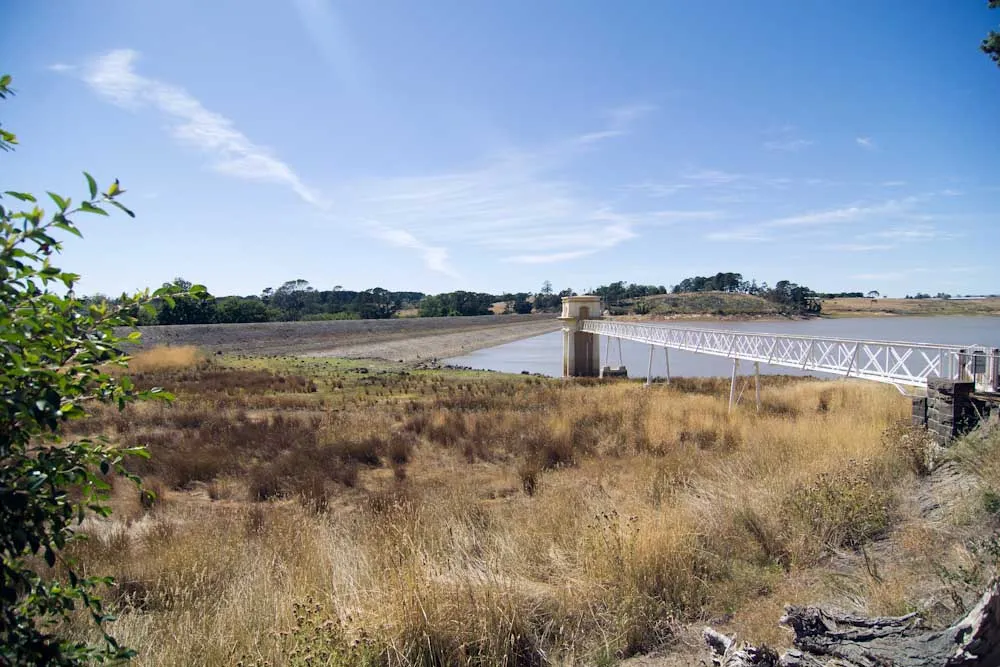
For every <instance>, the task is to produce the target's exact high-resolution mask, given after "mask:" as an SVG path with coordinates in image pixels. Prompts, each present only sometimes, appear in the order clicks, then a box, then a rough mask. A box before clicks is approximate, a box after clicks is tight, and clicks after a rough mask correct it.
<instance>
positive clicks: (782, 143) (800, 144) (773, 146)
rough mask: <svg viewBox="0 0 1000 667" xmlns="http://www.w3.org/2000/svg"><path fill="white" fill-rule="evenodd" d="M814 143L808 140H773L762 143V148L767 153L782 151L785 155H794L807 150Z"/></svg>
mask: <svg viewBox="0 0 1000 667" xmlns="http://www.w3.org/2000/svg"><path fill="white" fill-rule="evenodd" d="M815 143H816V142H815V141H810V140H809V139H773V140H771V141H765V142H764V148H765V149H767V150H769V151H782V152H785V153H796V152H798V151H800V150H802V149H804V148H809V147H810V146H812V145H813V144H815Z"/></svg>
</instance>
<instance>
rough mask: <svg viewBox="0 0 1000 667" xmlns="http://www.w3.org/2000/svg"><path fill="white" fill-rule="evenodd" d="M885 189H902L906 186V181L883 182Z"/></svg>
mask: <svg viewBox="0 0 1000 667" xmlns="http://www.w3.org/2000/svg"><path fill="white" fill-rule="evenodd" d="M881 185H882V187H883V188H901V187H903V186H904V185H906V181H882V183H881Z"/></svg>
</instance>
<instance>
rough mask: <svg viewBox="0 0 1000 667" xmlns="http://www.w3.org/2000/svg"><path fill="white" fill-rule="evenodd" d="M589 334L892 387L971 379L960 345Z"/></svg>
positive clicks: (715, 334)
mask: <svg viewBox="0 0 1000 667" xmlns="http://www.w3.org/2000/svg"><path fill="white" fill-rule="evenodd" d="M581 330H582V331H585V332H587V333H592V334H598V335H601V336H610V337H613V338H619V339H622V340H631V341H635V342H637V343H645V344H648V345H654V346H657V347H666V348H673V349H676V350H684V351H687V352H697V353H700V354H711V355H715V356H720V357H729V358H733V359H740V360H747V361H755V362H761V363H767V364H773V365H777V366H784V367H788V368H798V369H800V370H804V371H819V372H824V373H833V374H836V375H842V376H846V377H857V378H863V379H866V380H875V381H877V382H887V383H889V384H894V385H897V386H898V385H905V386H912V387H926V386H927V379H928V378H932V377H938V378H945V379H952V380H964V379H971V373H972V368H971V355H970V354H968V348H966V347H963V346H959V345H930V344H923V343H906V342H896V341H878V340H847V339H841V338H817V337H812V336H791V335H786V334H769V333H749V332H740V331H726V330H718V329H697V328H675V327H664V326H657V325H651V324H639V323H635V322H613V321H608V320H585V321H583V322H582V323H581Z"/></svg>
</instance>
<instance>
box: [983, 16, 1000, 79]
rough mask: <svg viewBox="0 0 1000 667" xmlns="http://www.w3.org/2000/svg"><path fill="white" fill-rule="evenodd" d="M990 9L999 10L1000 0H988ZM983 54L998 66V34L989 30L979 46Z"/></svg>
mask: <svg viewBox="0 0 1000 667" xmlns="http://www.w3.org/2000/svg"><path fill="white" fill-rule="evenodd" d="M989 6H990V9H1000V0H989ZM980 48H981V49H982V50H983V53H985V54H986V55H988V56H989V57H990V58H992V59H993V62H995V63H996V64H997V65H998V66H1000V32H997V31H996V30H990V32H989V34H988V35H986V38H985V39H984V40H983V43H982V44H981V45H980Z"/></svg>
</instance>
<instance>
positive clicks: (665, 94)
mask: <svg viewBox="0 0 1000 667" xmlns="http://www.w3.org/2000/svg"><path fill="white" fill-rule="evenodd" d="M4 5H5V11H4V14H5V19H6V21H5V23H6V25H7V26H8V29H7V31H5V35H4V38H3V40H0V63H3V65H2V67H0V69H3V70H4V71H7V72H10V73H11V74H12V75H13V76H14V77H15V88H16V89H17V91H18V95H17V96H16V97H15V98H13V101H9V102H7V103H5V104H4V105H3V107H2V109H0V119H2V121H3V124H4V126H5V127H7V128H9V129H11V130H13V131H15V132H16V133H17V134H18V135H19V138H20V141H21V148H20V149H19V150H18V151H17V152H16V153H14V154H8V155H4V156H2V157H0V159H2V160H3V165H4V174H5V176H4V183H3V185H4V189H23V190H30V191H41V190H44V189H51V190H55V191H57V192H60V193H62V194H76V195H77V196H79V195H80V194H83V193H84V192H85V191H86V189H85V183H84V182H83V179H82V177H81V176H80V175H79V174H80V171H82V170H84V169H86V170H88V171H90V172H91V173H93V174H94V175H95V176H97V177H98V178H99V180H102V181H104V182H106V181H109V180H110V179H112V178H115V177H117V178H120V179H121V181H122V183H123V185H124V187H125V188H126V190H127V191H128V193H127V195H126V203H128V204H129V205H130V206H131V207H132V208H133V209H135V211H136V212H137V214H138V218H137V220H135V221H129V220H126V219H124V218H116V219H112V220H109V219H103V218H102V219H96V218H95V219H92V220H86V222H85V225H86V226H85V236H86V239H85V240H84V241H82V242H81V241H73V242H70V243H67V245H66V250H65V253H64V260H63V264H64V266H65V267H67V268H70V269H72V270H74V271H77V272H79V273H82V274H83V276H84V279H83V282H82V285H81V289H82V291H85V292H94V291H101V292H108V293H117V292H121V291H122V290H131V289H135V288H140V287H145V286H156V285H159V284H160V283H162V282H164V281H166V280H170V279H172V278H173V277H174V276H183V277H185V278H187V279H189V280H193V281H196V282H202V283H204V284H206V285H207V286H208V287H209V289H210V290H211V291H212V292H213V293H215V294H231V293H241V294H252V293H259V292H260V290H262V289H263V288H264V287H267V286H275V285H279V284H281V283H282V282H284V281H285V280H289V279H294V278H303V279H306V280H308V281H310V282H311V283H312V284H313V286H314V287H316V288H318V289H329V288H332V287H333V286H334V285H342V286H343V287H344V288H347V289H363V288H366V287H372V286H376V285H379V286H383V287H386V288H389V289H399V290H402V289H414V290H421V291H426V292H440V291H448V290H452V289H473V290H482V291H491V292H500V291H507V290H511V291H519V290H525V291H534V290H537V289H538V288H539V287H540V286H541V284H542V282H543V281H544V280H551V281H552V282H553V284H554V285H555V286H556V287H557V288H563V287H566V286H571V287H573V288H574V289H576V290H578V291H582V290H584V289H586V288H588V287H593V286H597V285H599V284H604V283H607V282H610V281H613V280H626V281H634V282H640V283H654V284H666V285H670V284H673V283H676V282H677V281H679V280H680V279H682V278H684V277H686V276H689V275H694V274H709V273H715V272H717V271H739V272H742V273H743V274H744V275H745V276H747V277H755V278H757V279H758V280H765V281H768V282H771V283H774V282H776V281H778V280H780V279H790V280H794V281H797V282H800V283H803V284H806V285H809V286H810V287H813V288H814V289H818V290H821V291H828V290H864V291H868V290H870V289H877V290H879V291H881V292H883V293H887V294H891V295H894V296H902V295H903V294H904V293H906V292H911V293H912V292H915V291H917V290H922V291H932V292H937V291H939V290H943V291H948V292H953V293H968V292H975V293H979V292H998V291H1000V269H998V262H997V251H998V249H1000V231H998V224H997V222H998V213H997V211H998V208H1000V207H998V204H1000V174H998V173H997V172H996V169H995V164H996V156H997V149H998V144H1000V126H998V122H997V109H1000V69H998V68H997V67H996V66H995V65H993V64H992V63H991V62H990V61H989V60H988V59H987V58H986V56H985V55H983V54H982V53H980V52H979V50H978V44H979V41H980V40H981V39H982V37H983V36H984V35H985V33H986V32H987V31H988V30H989V29H990V28H991V27H995V26H996V24H997V23H1000V12H990V11H989V10H987V9H986V2H985V0H984V1H983V2H976V1H970V2H945V1H943V0H880V1H879V2H872V1H871V0H843V1H841V2H819V1H818V0H815V1H814V0H807V1H804V2H793V1H792V0H762V1H761V2H755V3H747V2H700V1H699V2H695V1H694V0H684V1H682V0H627V1H625V2H603V1H602V2H597V1H591V0H548V1H546V2H535V1H534V0H530V1H529V0H502V1H501V0H496V1H487V0H473V1H469V0H422V1H421V2H412V1H410V0H371V1H368V0H366V1H361V0H353V1H347V0H345V1H343V2H335V1H332V0H287V1H279V0H213V1H211V2H206V1H205V0H173V1H172V2H169V3H153V2H134V1H126V0H121V1H110V0H94V1H90V2H84V1H83V0H67V1H66V2H58V3H57V2H17V1H16V0H5V2H4Z"/></svg>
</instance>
